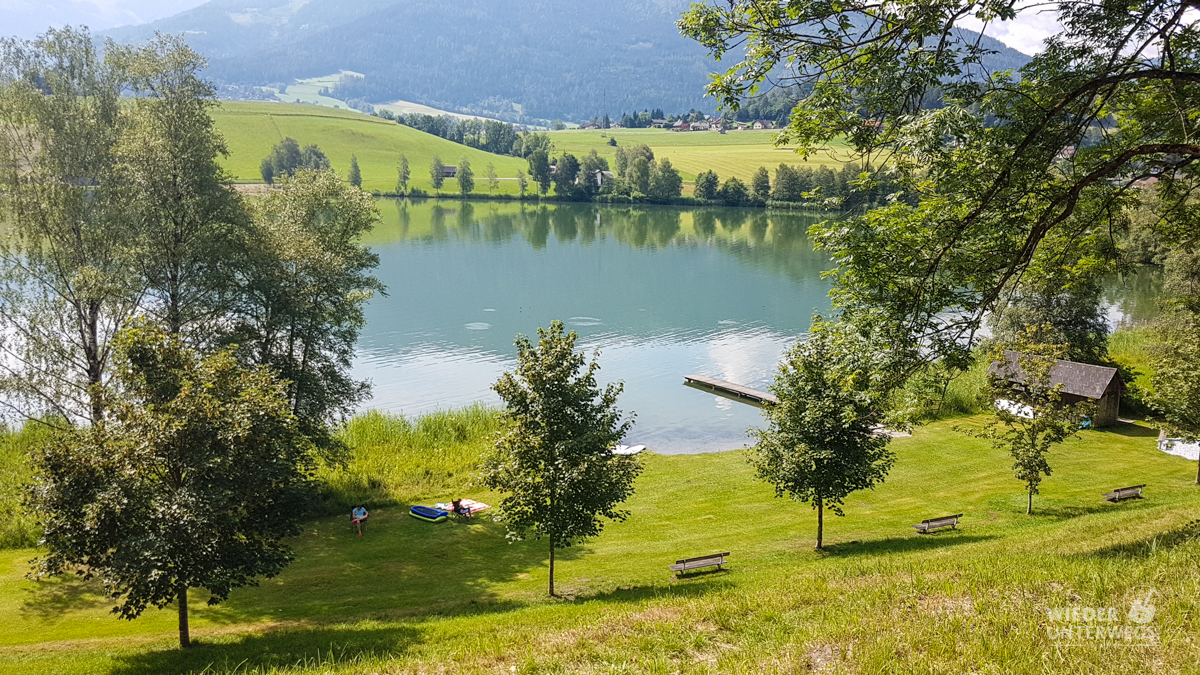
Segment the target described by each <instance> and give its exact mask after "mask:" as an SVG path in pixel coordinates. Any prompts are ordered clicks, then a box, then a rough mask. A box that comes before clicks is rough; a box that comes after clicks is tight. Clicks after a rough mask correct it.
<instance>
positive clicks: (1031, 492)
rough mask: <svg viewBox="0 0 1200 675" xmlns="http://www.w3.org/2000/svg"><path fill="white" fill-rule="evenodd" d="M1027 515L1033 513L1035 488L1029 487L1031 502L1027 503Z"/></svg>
mask: <svg viewBox="0 0 1200 675" xmlns="http://www.w3.org/2000/svg"><path fill="white" fill-rule="evenodd" d="M1025 515H1027V516H1032V515H1033V488H1032V487H1031V488H1029V502H1028V503H1027V504H1026V505H1025Z"/></svg>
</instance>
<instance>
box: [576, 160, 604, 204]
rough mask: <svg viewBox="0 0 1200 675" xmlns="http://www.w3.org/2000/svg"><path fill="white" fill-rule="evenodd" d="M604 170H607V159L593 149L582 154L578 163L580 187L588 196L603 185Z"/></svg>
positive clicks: (598, 190) (594, 193)
mask: <svg viewBox="0 0 1200 675" xmlns="http://www.w3.org/2000/svg"><path fill="white" fill-rule="evenodd" d="M604 171H608V160H607V159H605V158H603V157H601V156H600V154H599V153H597V152H596V151H595V150H592V151H591V152H589V153H588V154H586V155H584V157H583V160H582V161H581V162H580V163H579V176H580V180H579V183H580V187H581V188H583V191H584V192H586V193H587V195H588V196H589V197H590V196H594V195H596V194H597V193H598V192H600V190H601V188H602V187H604V184H603V173H602V172H604Z"/></svg>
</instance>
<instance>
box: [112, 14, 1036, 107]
mask: <svg viewBox="0 0 1200 675" xmlns="http://www.w3.org/2000/svg"><path fill="white" fill-rule="evenodd" d="M687 6H688V2H687V0H654V1H653V2H635V1H634V0H614V1H612V2H606V3H584V2H582V1H581V0H557V1H553V2H552V1H551V0H532V1H529V2H517V0H462V1H461V2H457V3H443V2H434V1H433V0H310V1H309V2H304V3H299V2H291V1H289V0H261V1H256V2H254V3H253V4H249V3H248V0H213V1H212V2H209V3H206V4H204V5H201V6H200V7H197V8H195V9H192V10H189V11H187V12H183V13H181V14H179V15H177V16H174V17H171V18H169V19H164V20H161V21H156V22H153V23H150V24H146V25H144V26H138V27H129V28H121V29H116V30H113V31H109V32H107V33H105V35H106V36H109V37H112V38H114V39H116V40H117V41H119V42H129V41H138V40H142V39H145V38H147V37H149V36H151V35H153V33H154V32H155V31H162V32H167V33H174V34H180V33H182V34H185V36H186V38H187V40H188V42H189V44H191V45H192V46H193V47H195V48H196V49H198V50H199V51H201V52H202V53H204V54H205V55H206V56H207V57H208V58H209V59H210V67H209V71H208V74H209V76H210V77H213V78H215V79H216V80H218V81H220V82H223V83H226V84H229V85H264V84H269V83H278V82H290V81H291V80H293V79H295V78H305V77H315V76H321V75H328V74H331V73H336V72H338V71H340V70H349V71H353V72H357V73H362V74H364V75H365V76H366V77H365V78H363V79H362V80H361V81H357V82H355V83H354V87H355V91H354V92H353V94H354V95H349V94H348V93H347V96H346V98H343V99H342V100H349V99H356V100H361V101H362V102H366V103H381V102H387V101H393V100H398V99H403V100H409V101H416V102H419V103H424V104H427V105H432V106H435V107H439V108H443V109H449V110H456V111H461V112H469V113H475V114H481V115H486V116H488V117H495V118H498V119H505V120H508V121H512V122H521V121H526V120H531V119H555V118H562V119H567V120H573V121H584V120H589V119H592V118H593V117H598V116H601V115H604V114H605V113H608V114H610V115H613V114H618V113H619V111H623V110H626V111H640V110H644V109H649V108H654V107H661V108H664V109H667V110H677V111H684V110H689V109H693V108H695V109H705V110H708V111H711V110H712V109H713V102H712V101H711V100H708V99H705V98H704V96H703V93H704V86H705V84H706V83H707V81H708V76H709V74H710V73H712V72H713V71H716V70H719V69H720V64H718V63H715V62H713V61H712V60H711V59H709V58H708V57H707V56H706V54H705V50H704V49H703V47H701V46H700V45H699V44H697V43H696V42H694V41H691V40H688V39H685V38H683V37H682V36H680V34H679V31H678V29H677V27H676V25H675V22H676V20H677V19H678V18H679V16H680V14H681V13H682V12H683V11H684V10H686V9H687ZM965 34H966V33H965V32H964V35H965ZM972 35H973V34H972ZM983 43H984V45H985V46H989V47H991V48H993V49H995V50H997V52H998V53H997V54H994V55H992V56H991V57H990V61H989V62H988V63H985V65H986V66H987V67H990V68H1006V67H1013V66H1019V65H1022V64H1023V63H1025V62H1026V61H1027V60H1028V59H1027V58H1026V57H1025V56H1024V55H1022V54H1020V53H1018V52H1016V51H1013V50H1011V49H1008V48H1006V47H1004V46H1003V45H1002V44H1000V43H999V42H996V41H995V40H990V39H988V38H984V40H983ZM759 105H761V106H765V107H767V108H769V109H765V110H757V111H755V110H751V111H750V112H754V113H756V116H757V117H760V118H763V119H778V118H779V116H780V114H781V112H780V111H781V110H782V106H783V105H785V102H784V101H783V100H781V99H779V98H778V97H777V98H770V97H767V98H764V99H762V103H761V104H759Z"/></svg>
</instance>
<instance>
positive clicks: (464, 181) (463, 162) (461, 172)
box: [455, 157, 475, 196]
mask: <svg viewBox="0 0 1200 675" xmlns="http://www.w3.org/2000/svg"><path fill="white" fill-rule="evenodd" d="M455 180H457V181H458V192H459V194H461V195H464V196H465V195H469V194H471V192H472V191H473V190H475V172H474V171H472V170H471V163H470V162H468V161H467V158H466V157H463V158H462V159H460V160H459V161H458V174H457V176H456V178H455Z"/></svg>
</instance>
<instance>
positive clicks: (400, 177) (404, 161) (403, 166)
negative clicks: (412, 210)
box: [396, 155, 412, 195]
mask: <svg viewBox="0 0 1200 675" xmlns="http://www.w3.org/2000/svg"><path fill="white" fill-rule="evenodd" d="M411 177H412V176H411V173H410V171H409V169H408V157H406V156H404V155H400V166H399V167H398V168H397V169H396V194H399V195H403V194H408V180H409V178H411Z"/></svg>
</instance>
